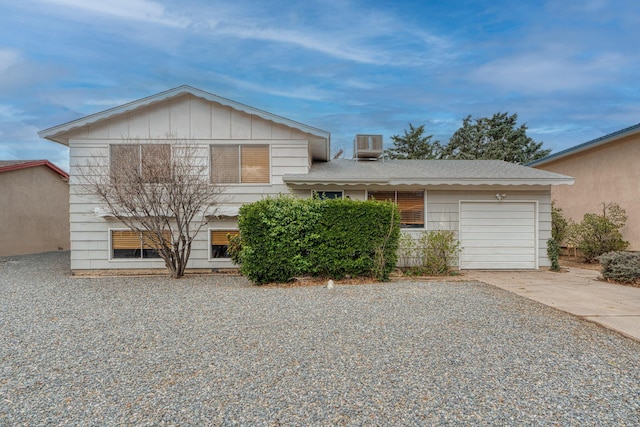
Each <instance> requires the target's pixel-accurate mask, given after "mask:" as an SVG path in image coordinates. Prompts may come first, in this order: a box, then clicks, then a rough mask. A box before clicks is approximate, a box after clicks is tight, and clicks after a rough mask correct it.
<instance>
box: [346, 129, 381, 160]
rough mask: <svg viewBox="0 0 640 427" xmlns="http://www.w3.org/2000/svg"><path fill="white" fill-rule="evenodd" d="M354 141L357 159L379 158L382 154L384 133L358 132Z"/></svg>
mask: <svg viewBox="0 0 640 427" xmlns="http://www.w3.org/2000/svg"><path fill="white" fill-rule="evenodd" d="M354 142H355V147H354V150H353V151H354V153H355V157H356V159H377V158H378V157H380V156H382V152H383V150H382V135H364V134H358V135H356V138H355V141H354Z"/></svg>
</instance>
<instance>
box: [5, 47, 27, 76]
mask: <svg viewBox="0 0 640 427" xmlns="http://www.w3.org/2000/svg"><path fill="white" fill-rule="evenodd" d="M21 60H22V58H21V55H20V53H19V52H18V51H17V50H15V49H0V76H1V75H2V73H4V72H6V71H7V70H8V69H9V68H11V67H13V66H15V65H17V64H19V63H20V62H21Z"/></svg>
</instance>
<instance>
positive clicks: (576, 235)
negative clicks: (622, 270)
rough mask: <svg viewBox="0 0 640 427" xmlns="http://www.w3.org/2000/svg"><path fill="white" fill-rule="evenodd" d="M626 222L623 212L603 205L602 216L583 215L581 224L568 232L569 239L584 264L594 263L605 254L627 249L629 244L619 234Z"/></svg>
mask: <svg viewBox="0 0 640 427" xmlns="http://www.w3.org/2000/svg"><path fill="white" fill-rule="evenodd" d="M626 221H627V214H626V212H625V210H624V209H622V208H621V207H620V206H618V205H617V204H615V203H610V204H604V203H603V204H602V214H593V213H588V214H585V215H584V218H583V219H582V222H581V223H580V224H576V225H575V226H573V227H572V230H571V231H570V235H571V239H573V240H575V242H576V247H577V248H578V249H579V250H580V252H581V253H582V255H583V257H584V259H585V262H595V261H596V260H597V258H598V257H599V256H600V255H602V254H605V253H607V252H616V251H623V250H625V249H627V247H629V242H626V241H624V240H623V239H622V233H620V229H621V228H622V227H624V224H625V223H626Z"/></svg>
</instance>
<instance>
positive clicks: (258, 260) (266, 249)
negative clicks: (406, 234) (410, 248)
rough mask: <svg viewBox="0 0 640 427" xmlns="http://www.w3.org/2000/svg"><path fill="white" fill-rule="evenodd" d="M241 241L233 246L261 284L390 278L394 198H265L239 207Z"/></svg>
mask: <svg viewBox="0 0 640 427" xmlns="http://www.w3.org/2000/svg"><path fill="white" fill-rule="evenodd" d="M238 226H239V230H240V236H241V237H240V241H239V242H231V244H230V252H231V255H232V259H233V260H234V262H236V263H238V264H239V265H240V271H241V273H242V274H244V275H245V276H246V277H247V278H248V279H250V280H251V281H253V282H254V283H256V284H264V283H270V282H287V281H291V280H292V279H293V278H295V277H298V276H303V275H313V276H320V277H327V278H336V279H339V278H343V277H345V276H346V275H350V276H352V277H355V276H368V277H376V278H377V279H380V280H387V279H388V277H389V273H390V272H391V271H392V270H393V268H394V267H395V265H396V259H397V258H396V257H397V255H396V251H397V248H398V238H399V235H400V214H399V211H398V208H397V206H396V205H395V204H393V203H391V202H380V201H358V200H350V199H337V200H320V199H317V198H309V199H299V198H294V197H291V196H280V197H277V198H268V199H263V200H260V201H258V202H254V203H251V204H247V205H244V206H242V207H241V208H240V216H239V219H238Z"/></svg>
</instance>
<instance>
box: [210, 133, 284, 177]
mask: <svg viewBox="0 0 640 427" xmlns="http://www.w3.org/2000/svg"><path fill="white" fill-rule="evenodd" d="M216 147H236V148H237V159H238V169H237V176H238V182H217V181H216V180H214V170H215V169H214V160H215V159H214V153H213V151H214V149H215V148H216ZM242 147H264V148H266V160H267V171H266V173H267V180H266V181H264V182H243V174H242V169H243V167H244V165H243V162H242ZM209 183H210V184H213V185H223V186H229V185H230V186H235V185H244V186H252V185H253V186H264V185H271V183H272V162H271V144H268V143H263V142H260V143H235V144H228V143H224V144H209Z"/></svg>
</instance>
